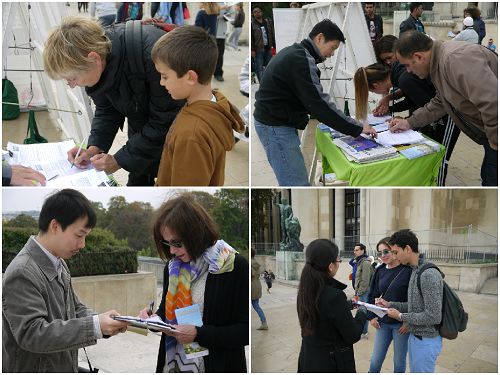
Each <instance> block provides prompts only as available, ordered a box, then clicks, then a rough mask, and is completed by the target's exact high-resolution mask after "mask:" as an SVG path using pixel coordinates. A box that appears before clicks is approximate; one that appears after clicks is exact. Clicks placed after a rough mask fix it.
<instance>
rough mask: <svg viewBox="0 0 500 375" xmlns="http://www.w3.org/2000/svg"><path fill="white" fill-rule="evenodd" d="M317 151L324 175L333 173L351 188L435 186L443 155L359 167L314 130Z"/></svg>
mask: <svg viewBox="0 0 500 375" xmlns="http://www.w3.org/2000/svg"><path fill="white" fill-rule="evenodd" d="M316 148H317V149H318V151H319V152H320V153H321V154H322V155H323V171H324V173H331V172H333V173H335V174H336V175H337V179H338V180H347V181H349V185H350V186H436V185H437V184H436V180H437V175H438V172H439V167H440V166H441V162H442V160H443V157H444V155H445V148H444V146H443V145H441V149H440V151H439V152H436V153H433V154H429V155H425V156H422V157H420V158H416V159H413V160H408V159H407V158H405V157H404V156H403V155H399V156H398V157H397V158H393V159H387V160H382V161H376V162H373V163H366V164H358V163H354V162H350V161H348V160H347V158H346V157H345V155H344V153H343V152H342V150H341V149H340V148H339V147H337V146H336V145H335V144H334V143H333V142H332V139H331V136H330V134H329V133H324V132H321V131H320V130H319V129H316Z"/></svg>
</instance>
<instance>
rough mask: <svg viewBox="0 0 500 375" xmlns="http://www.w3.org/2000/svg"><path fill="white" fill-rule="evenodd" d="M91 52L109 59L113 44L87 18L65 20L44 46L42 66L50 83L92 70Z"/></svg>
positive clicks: (102, 30) (97, 26)
mask: <svg viewBox="0 0 500 375" xmlns="http://www.w3.org/2000/svg"><path fill="white" fill-rule="evenodd" d="M90 52H96V53H97V54H99V55H100V56H101V59H104V60H105V59H106V57H107V56H108V54H109V53H110V52H111V41H110V40H109V39H108V37H107V36H106V34H105V33H104V28H103V27H102V25H101V24H100V23H99V22H98V21H94V20H91V19H88V18H84V17H75V16H72V17H66V18H64V19H63V21H62V23H61V24H60V25H59V26H58V27H57V28H55V29H54V30H53V31H52V32H51V33H50V35H49V37H48V38H47V41H46V42H45V48H44V51H43V65H44V69H45V72H46V73H47V74H48V76H49V77H50V78H51V79H54V80H56V79H62V78H64V77H63V75H65V74H68V73H77V72H81V71H87V70H89V69H90V66H91V62H92V61H93V60H92V59H89V58H88V54H89V53H90Z"/></svg>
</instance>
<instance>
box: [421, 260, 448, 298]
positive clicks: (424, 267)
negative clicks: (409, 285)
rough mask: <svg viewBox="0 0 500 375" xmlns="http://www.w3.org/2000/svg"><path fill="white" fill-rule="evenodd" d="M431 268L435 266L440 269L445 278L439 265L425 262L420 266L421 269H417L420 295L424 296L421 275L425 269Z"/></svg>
mask: <svg viewBox="0 0 500 375" xmlns="http://www.w3.org/2000/svg"><path fill="white" fill-rule="evenodd" d="M429 268H435V269H437V270H438V271H439V273H440V274H441V276H442V277H443V279H444V274H443V273H442V272H441V270H440V269H439V267H438V266H436V265H435V264H434V263H424V264H423V265H422V267H420V269H419V270H418V271H417V287H418V291H419V292H420V295H421V296H423V294H422V286H421V285H420V276H421V275H422V273H423V272H424V271H425V270H428V269H429Z"/></svg>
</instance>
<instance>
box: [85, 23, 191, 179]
mask: <svg viewBox="0 0 500 375" xmlns="http://www.w3.org/2000/svg"><path fill="white" fill-rule="evenodd" d="M105 30H106V35H107V37H108V38H109V39H110V40H111V43H112V51H111V54H110V55H109V56H108V57H107V60H106V67H105V69H104V72H103V73H102V75H101V79H100V80H99V82H98V83H97V84H96V85H95V86H93V87H88V88H87V89H86V91H87V94H88V95H89V96H90V97H91V98H92V100H93V101H94V103H95V106H96V110H95V115H94V119H93V120H92V129H91V132H90V138H89V142H88V144H89V146H97V147H99V148H100V149H102V150H104V151H105V152H108V150H109V148H110V147H111V144H112V143H113V140H114V138H115V136H116V133H117V131H118V129H119V128H122V127H123V123H124V120H125V117H126V118H127V119H128V127H129V139H128V141H127V143H126V144H125V145H124V146H123V147H122V148H121V149H120V150H118V152H117V153H116V154H115V155H114V157H115V159H116V161H117V162H118V164H119V165H120V166H121V167H122V168H123V169H125V170H127V171H129V172H132V173H134V174H136V175H153V176H156V172H157V170H158V165H159V163H160V157H161V152H162V149H163V143H164V142H165V136H166V134H167V131H168V129H169V127H170V125H171V124H172V122H173V121H174V119H175V116H176V115H177V112H179V110H180V109H181V107H182V106H183V105H184V101H176V100H173V99H172V97H171V96H170V94H169V93H168V92H167V91H166V90H165V88H164V87H162V86H160V75H159V73H158V72H157V71H156V69H155V66H154V64H153V61H152V60H151V49H152V48H153V45H154V44H155V42H156V41H157V40H158V39H159V38H160V37H161V36H162V35H164V34H165V33H164V32H163V31H162V30H160V29H158V28H156V27H154V26H149V25H147V26H143V28H142V38H143V54H142V56H143V62H144V70H145V74H146V80H145V82H144V85H145V89H146V91H145V95H143V96H142V97H138V96H137V95H134V91H133V90H132V88H131V83H130V77H131V76H132V75H133V74H132V73H136V72H131V69H130V67H129V65H128V60H129V59H128V58H127V54H126V46H125V44H127V45H130V43H129V41H127V42H125V24H119V25H116V26H111V27H107V28H106V29H105Z"/></svg>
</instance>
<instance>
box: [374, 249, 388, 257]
mask: <svg viewBox="0 0 500 375" xmlns="http://www.w3.org/2000/svg"><path fill="white" fill-rule="evenodd" d="M390 252H391V250H382V251H377V254H378V255H379V256H380V255H387V254H389V253H390Z"/></svg>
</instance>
